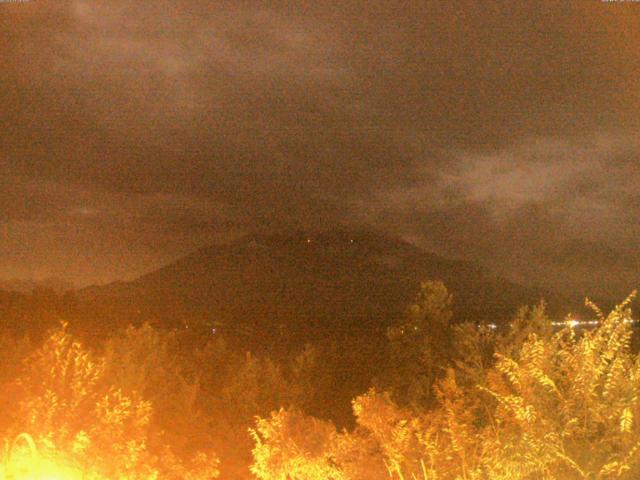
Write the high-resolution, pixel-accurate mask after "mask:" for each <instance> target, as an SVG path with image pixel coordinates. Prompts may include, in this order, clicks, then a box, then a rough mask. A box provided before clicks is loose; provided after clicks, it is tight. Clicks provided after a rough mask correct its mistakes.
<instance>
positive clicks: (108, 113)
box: [0, 0, 640, 284]
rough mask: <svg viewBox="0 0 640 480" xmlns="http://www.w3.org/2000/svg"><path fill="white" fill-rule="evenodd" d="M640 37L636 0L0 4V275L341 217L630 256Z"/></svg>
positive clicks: (491, 244)
mask: <svg viewBox="0 0 640 480" xmlns="http://www.w3.org/2000/svg"><path fill="white" fill-rule="evenodd" d="M293 5H295V6H293ZM638 45H640V3H634V2H628V1H627V2H600V1H597V0H594V1H590V0H582V1H577V2H572V1H568V0H562V1H557V2H556V1H544V2H543V1H527V2H506V1H489V0H483V1H477V0H469V1H463V0H457V1H454V2H443V1H428V0H420V1H411V0H403V1H397V2H396V1H392V0H384V1H372V0H369V1H355V0H353V1H352V0H340V1H327V0H313V1H299V2H290V1H255V2H254V1H242V0H232V1H224V0H216V1H211V0H207V1H205V0H190V1H186V0H185V1H182V0H173V1H167V0H155V1H149V2H133V1H124V0H110V1H108V2H106V1H89V0H73V1H65V0H57V1H49V0H35V1H32V2H27V3H0V169H1V170H0V173H1V175H0V234H1V236H2V237H1V242H0V277H14V276H18V277H33V276H36V277H41V276H46V275H58V276H63V277H65V278H69V279H72V280H74V281H75V282H77V283H79V284H85V283H88V282H104V281H108V280H113V279H117V278H132V277H134V276H136V275H138V274H140V273H143V272H146V271H149V270H152V269H153V268H155V267H156V266H158V265H160V264H162V263H164V262H166V261H168V260H170V259H172V258H175V257H177V256H179V255H182V254H184V253H187V252H189V251H191V250H193V249H194V248H197V247H199V246H201V245H203V244H206V243H210V242H212V241H216V240H219V239H224V238H227V237H229V236H233V235H237V234H239V233H242V232H245V231H249V230H252V229H256V228H257V229H261V230H265V229H266V230H270V229H271V230H273V229H283V228H284V229H287V228H292V227H295V228H299V227H305V226H306V227H316V226H319V225H326V224H332V223H337V222H340V223H351V222H356V223H367V224H371V225H374V226H377V227H379V228H382V229H384V230H385V231H387V232H389V233H397V234H399V235H402V236H404V237H405V238H408V239H411V240H412V241H414V242H416V243H419V244H421V245H423V246H424V247H426V248H429V249H432V250H435V251H438V252H441V253H444V254H447V255H452V256H464V257H467V258H472V259H475V260H478V261H481V262H482V263H484V264H485V265H489V266H491V268H494V269H495V270H496V271H499V272H500V273H503V274H508V275H511V276H513V277H517V276H518V275H519V276H520V277H525V276H527V275H529V273H531V275H534V276H535V274H536V272H538V273H539V272H541V271H544V270H546V269H550V270H553V269H554V268H559V269H560V270H559V271H564V270H562V269H563V268H565V267H567V265H565V264H566V259H565V258H564V256H563V255H560V254H559V252H561V251H562V248H565V246H566V245H567V244H570V245H573V247H572V248H573V250H572V251H574V250H575V251H580V249H582V250H584V252H582V255H583V257H584V258H583V257H580V255H577V256H576V258H575V259H572V260H571V261H570V262H569V264H568V265H569V267H571V268H574V267H575V269H578V270H579V269H580V268H583V267H584V261H583V260H585V259H587V260H588V259H589V258H590V257H589V254H588V252H589V250H590V249H591V248H596V250H597V252H598V255H600V257H601V258H602V259H608V261H611V262H613V263H615V264H617V265H618V264H620V263H621V261H620V259H621V258H623V257H622V256H620V255H622V254H623V252H624V255H627V256H628V257H624V258H625V259H626V258H630V259H631V260H630V261H635V260H634V259H635V258H636V256H635V255H636V254H635V253H634V252H635V250H636V247H637V244H638V240H637V239H638V238H640V221H638V219H639V218H640V216H639V214H640V190H639V189H638V186H639V185H640V136H639V133H640V128H639V127H640V115H639V113H640V110H639V107H640V68H639V67H640V64H639V61H640V48H639V47H638ZM571 242H574V243H571ZM585 252H586V253H585ZM618 254H619V255H618ZM585 255H586V256H585ZM600 257H598V258H600ZM604 261H605V260H602V262H604ZM563 262H564V263H563ZM572 262H573V263H572ZM581 262H582V263H581ZM602 262H600V263H598V261H596V263H594V264H593V265H591V266H593V268H594V269H595V270H598V269H599V268H602V267H603V264H602ZM587 263H588V262H587ZM622 263H624V262H622ZM618 266H619V267H620V268H625V267H624V265H618ZM607 268H608V267H607ZM523 269H525V270H523ZM526 269H529V270H526ZM578 270H576V271H578ZM525 271H526V274H524V273H523V272H525ZM634 271H635V270H634ZM627 273H628V272H627ZM580 275H582V273H581V274H580ZM638 277H639V278H640V275H638Z"/></svg>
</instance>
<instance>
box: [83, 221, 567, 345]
mask: <svg viewBox="0 0 640 480" xmlns="http://www.w3.org/2000/svg"><path fill="white" fill-rule="evenodd" d="M429 279H434V280H442V281H443V282H444V283H445V284H446V286H447V287H448V288H449V290H450V291H451V292H452V294H453V297H454V313H455V317H456V319H457V320H458V321H465V320H469V321H474V322H487V323H501V322H504V321H505V320H507V319H509V318H510V317H511V316H512V315H513V313H514V312H515V310H516V309H517V308H518V307H519V306H521V305H524V304H532V303H536V302H538V301H539V300H540V298H541V297H545V298H547V300H549V301H551V303H552V304H554V305H557V304H559V300H558V299H557V298H556V297H555V296H554V295H553V294H552V293H550V292H545V291H543V290H541V289H538V288H531V287H525V286H522V285H519V284H516V283H514V282H511V281H508V280H505V279H502V278H499V277H496V276H494V275H492V274H491V273H490V272H489V271H487V270H486V269H484V268H482V267H480V266H478V265H477V264H475V263H472V262H468V261H461V260H452V259H447V258H444V257H441V256H439V255H436V254H433V253H429V252H425V251H423V250H421V249H420V248H418V247H416V246H414V245H412V244H410V243H408V242H406V241H404V240H402V239H399V238H394V237H391V236H389V235H385V234H381V233H379V232H376V231H374V230H369V229H353V228H336V229H330V230H325V231H315V232H305V231H298V232H288V233H285V234H273V235H262V234H253V235H247V236H246V237H243V238H241V239H239V240H236V241H233V242H229V243H226V244H222V245H212V246H207V247H204V248H201V249H199V250H197V251H195V252H193V253H192V254H190V255H187V256H186V257H183V258H181V259H179V260H177V261H175V262H174V263H171V264H169V265H167V266H165V267H163V268H160V269H159V270H156V271H153V272H151V273H149V274H146V275H143V276H142V277H140V278H138V279H136V280H134V281H131V282H116V283H112V284H108V285H104V286H97V287H88V288H85V289H83V290H80V291H79V292H78V294H79V297H80V298H81V299H82V300H83V301H84V302H89V303H90V304H92V305H93V307H95V306H96V304H98V305H99V306H100V308H101V309H103V310H105V311H107V312H111V313H110V314H109V317H110V318H112V319H115V318H118V317H122V318H125V319H126V320H127V321H128V320H131V319H133V320H136V319H138V320H147V321H152V322H159V323H161V324H164V325H168V326H175V327H180V328H196V327H197V326H200V327H201V326H203V325H204V326H206V328H208V329H209V330H210V331H211V332H213V329H214V328H215V329H216V330H215V332H220V333H224V334H225V335H226V336H229V337H231V338H238V339H240V340H241V341H242V342H243V344H245V345H246V346H247V348H252V349H258V350H260V349H262V348H263V347H264V348H267V349H273V348H276V347H278V348H283V349H288V348H291V347H292V346H294V345H298V346H299V345H302V344H304V343H305V342H314V341H317V340H318V339H322V338H326V337H330V338H336V339H347V338H349V339H355V338H360V337H362V336H371V335H376V336H380V335H384V331H385V329H386V328H387V326H388V325H389V324H390V323H392V322H394V321H395V320H397V319H398V318H399V316H401V315H402V314H403V312H404V311H405V309H406V308H407V306H408V305H409V304H410V303H411V301H412V300H413V298H414V297H415V295H416V293H417V292H418V289H419V284H420V282H421V281H425V280H429ZM92 311H94V312H95V311H96V309H95V308H92ZM123 315H124V316H123Z"/></svg>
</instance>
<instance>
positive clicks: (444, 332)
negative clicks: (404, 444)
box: [379, 281, 453, 409]
mask: <svg viewBox="0 0 640 480" xmlns="http://www.w3.org/2000/svg"><path fill="white" fill-rule="evenodd" d="M451 304H452V297H451V295H450V294H449V292H448V290H447V288H446V287H445V285H444V284H443V283H442V282H439V281H428V282H423V283H422V284H421V286H420V292H419V293H418V295H417V297H416V300H415V302H414V303H413V304H412V305H411V306H410V307H409V308H408V310H407V312H406V314H405V316H404V317H403V318H402V319H401V321H400V322H398V323H397V324H396V325H394V326H392V327H390V328H389V329H388V330H387V337H388V339H389V349H390V355H389V368H388V373H387V375H385V376H384V378H383V379H382V381H381V382H379V384H380V386H381V387H382V388H384V389H387V390H389V391H390V392H391V394H392V396H393V398H394V399H395V400H396V401H398V402H400V403H402V404H406V405H410V406H412V407H413V408H415V409H420V408H425V407H427V406H430V405H431V404H432V402H433V400H434V395H433V389H432V387H433V384H434V383H435V381H436V379H438V378H439V377H441V375H442V374H443V373H444V371H445V369H446V366H447V365H448V363H449V359H450V352H451V347H452V345H451V342H452V332H451V320H452V316H453V313H452V310H451Z"/></svg>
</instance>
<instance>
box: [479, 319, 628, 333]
mask: <svg viewBox="0 0 640 480" xmlns="http://www.w3.org/2000/svg"><path fill="white" fill-rule="evenodd" d="M623 321H624V323H627V324H635V323H638V320H637V319H635V318H627V319H625V320H623ZM600 323H601V322H600V320H577V319H575V318H571V319H569V320H563V321H561V322H559V321H553V322H551V325H553V326H554V327H567V326H568V327H571V328H577V327H594V326H597V325H600ZM486 326H487V327H488V328H489V329H491V330H496V329H497V328H498V325H496V324H495V323H489V324H487V325H486Z"/></svg>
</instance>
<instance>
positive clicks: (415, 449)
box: [0, 282, 640, 480]
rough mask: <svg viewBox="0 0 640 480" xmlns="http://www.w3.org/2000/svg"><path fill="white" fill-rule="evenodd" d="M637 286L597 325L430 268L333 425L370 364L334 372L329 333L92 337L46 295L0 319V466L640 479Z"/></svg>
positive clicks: (160, 332) (155, 472) (29, 471)
mask: <svg viewBox="0 0 640 480" xmlns="http://www.w3.org/2000/svg"><path fill="white" fill-rule="evenodd" d="M52 298H53V300H52V301H54V302H58V300H56V299H55V298H54V297H52ZM632 300H633V296H631V297H629V298H628V299H627V300H625V301H624V302H623V303H622V304H621V305H620V306H618V307H617V308H616V309H614V310H613V311H612V312H611V313H610V314H609V315H607V316H605V315H604V314H602V313H601V312H600V310H599V309H598V308H597V307H596V306H595V305H593V304H591V303H590V302H588V304H589V305H590V306H591V308H592V309H593V311H594V315H595V317H596V318H597V319H598V320H599V325H598V326H597V327H595V328H593V329H592V330H576V329H573V328H570V327H569V326H568V325H567V327H565V328H562V329H555V330H554V329H553V328H552V327H551V322H550V320H549V318H548V317H547V315H546V313H545V305H544V304H543V303H541V304H539V305H537V306H535V307H533V308H527V307H525V308H522V309H520V310H519V311H518V312H517V313H516V315H515V316H514V318H513V319H512V320H511V322H510V323H508V324H506V323H503V324H500V323H499V322H498V327H497V328H491V327H490V326H488V325H479V324H476V323H473V322H460V321H457V319H456V318H455V317H454V315H453V314H452V310H451V308H452V302H453V299H452V297H451V295H450V294H449V292H448V291H447V289H446V287H445V286H444V285H443V284H442V283H441V282H425V283H423V284H422V285H421V288H420V290H419V293H418V295H417V297H416V300H415V301H414V302H413V303H412V304H411V305H410V306H409V308H408V309H407V311H406V314H405V315H404V316H403V317H402V318H399V319H397V320H396V321H395V322H391V326H390V327H389V328H388V329H387V332H386V338H385V339H384V340H385V341H386V345H387V346H386V349H385V350H384V352H383V353H382V354H381V357H382V358H384V362H383V363H384V364H383V367H384V368H380V369H377V370H376V372H377V373H376V375H375V378H369V379H367V381H368V383H369V384H370V385H371V387H370V388H369V389H368V390H367V389H364V390H363V391H361V392H360V393H359V394H358V395H356V396H355V398H354V399H353V401H352V405H351V408H352V412H353V418H354V421H353V423H352V424H351V425H342V426H339V427H336V423H335V418H336V415H335V411H333V410H332V408H333V405H334V402H333V400H334V399H332V392H333V391H334V390H335V389H336V387H337V386H340V387H343V385H340V383H341V382H354V383H357V384H361V383H362V381H363V380H362V379H350V378H341V377H340V374H339V370H338V369H337V368H335V364H334V363H333V360H334V359H335V358H336V355H337V351H336V348H337V347H336V346H335V345H333V346H332V345H329V344H320V343H319V344H318V345H307V346H306V347H305V348H304V349H303V350H301V351H297V352H293V353H292V354H291V355H290V356H289V357H284V358H282V357H279V358H278V359H273V358H269V357H267V356H265V355H260V354H257V353H251V352H245V351H242V350H240V349H239V348H238V347H237V346H234V345H233V343H230V342H228V341H227V340H226V339H224V338H221V337H220V335H217V334H212V333H211V332H209V335H207V336H204V335H203V332H204V330H203V331H200V332H196V333H194V332H193V331H188V330H187V329H163V328H159V327H157V326H156V327H153V326H151V325H150V324H148V323H142V324H137V325H129V326H128V327H126V328H124V329H116V330H115V331H113V332H110V334H109V335H104V336H101V337H99V338H96V339H95V341H94V342H87V338H88V337H87V332H88V330H87V329H86V328H84V329H83V328H82V325H81V324H76V325H74V324H73V323H65V322H60V321H59V316H60V315H58V313H59V311H58V310H56V309H51V310H50V311H49V313H48V314H46V315H44V314H43V313H42V312H46V311H47V308H46V304H42V303H41V304H40V305H39V307H38V312H41V313H40V314H39V316H38V317H35V318H30V319H28V320H27V322H28V323H29V328H25V327H24V325H22V324H20V322H18V321H17V320H16V319H17V318H20V317H19V315H14V317H12V320H11V321H8V322H5V323H4V329H3V331H2V334H1V335H0V342H1V345H2V347H3V348H2V349H0V351H1V352H2V363H1V364H0V382H1V388H2V392H3V395H2V402H3V403H4V404H3V405H2V410H1V411H2V414H0V435H1V436H2V437H3V438H4V443H5V448H4V454H3V456H4V462H3V465H4V466H3V467H2V470H1V471H0V473H1V475H0V478H10V477H11V476H12V475H13V478H21V477H20V476H21V475H22V478H49V477H47V475H52V472H53V474H57V475H58V476H59V477H61V478H78V479H80V478H85V479H86V478H91V479H96V480H99V479H135V480H137V479H194V480H196V479H197V480H201V479H213V478H221V479H225V478H233V479H242V478H257V479H261V480H312V479H329V480H331V479H334V480H377V479H380V480H382V479H398V480H409V479H420V480H481V479H483V480H484V479H497V480H500V479H505V480H506V479H509V480H533V479H548V480H551V479H557V480H574V479H575V480H596V479H597V480H604V479H620V480H626V479H628V480H631V479H636V478H638V477H639V476H640V422H639V421H638V419H639V418H640V356H639V354H638V353H637V349H636V348H635V347H634V343H633V342H632V340H633V327H632V323H631V318H632V317H631V310H630V305H631V302H632ZM56 305H58V303H56ZM31 311H33V310H31ZM214 333H215V332H214ZM367 360H368V359H367V358H360V359H358V361H362V362H367ZM372 377H373V375H372ZM15 439H18V441H15ZM36 452H37V453H36ZM33 455H37V456H38V461H34V460H33V459H32V458H31V457H32V456H33ZM61 472H62V473H61ZM28 475H31V477H29V476H28Z"/></svg>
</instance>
